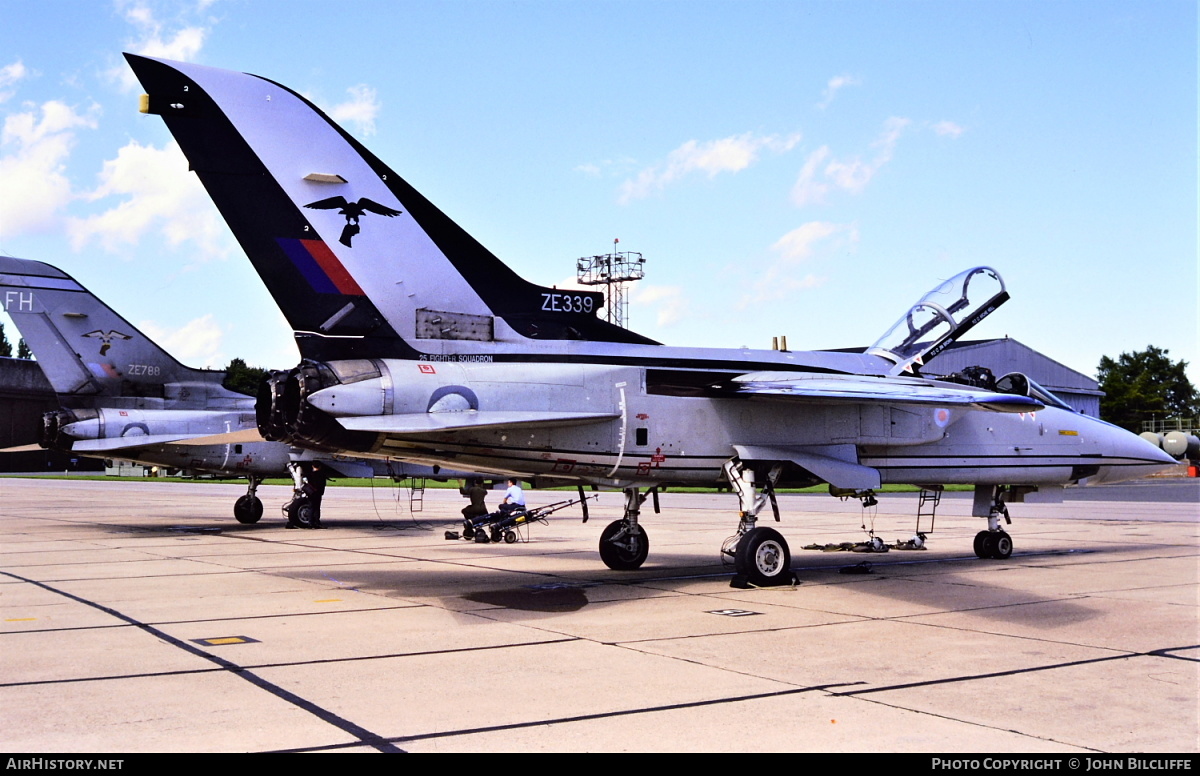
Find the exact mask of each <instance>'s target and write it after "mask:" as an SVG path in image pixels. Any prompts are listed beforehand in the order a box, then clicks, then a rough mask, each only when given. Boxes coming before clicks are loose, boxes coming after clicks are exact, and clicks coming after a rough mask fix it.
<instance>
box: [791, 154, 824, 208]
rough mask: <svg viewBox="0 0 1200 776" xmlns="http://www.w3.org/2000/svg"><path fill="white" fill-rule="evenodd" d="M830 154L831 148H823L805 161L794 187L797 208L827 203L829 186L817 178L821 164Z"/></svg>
mask: <svg viewBox="0 0 1200 776" xmlns="http://www.w3.org/2000/svg"><path fill="white" fill-rule="evenodd" d="M829 153H830V152H829V146H821V147H820V148H818V149H817V150H816V151H813V152H812V153H811V154H809V155H808V158H807V159H805V160H804V166H803V167H801V168H800V177H799V178H797V179H796V185H795V186H793V187H792V202H794V203H796V206H797V207H804V206H805V205H812V204H816V203H820V202H824V201H825V195H826V193H828V192H829V184H828V183H822V182H820V181H819V180H817V176H818V174H819V173H820V170H819V168H820V166H821V164H822V163H823V162H824V161H825V160H826V159H828V158H829Z"/></svg>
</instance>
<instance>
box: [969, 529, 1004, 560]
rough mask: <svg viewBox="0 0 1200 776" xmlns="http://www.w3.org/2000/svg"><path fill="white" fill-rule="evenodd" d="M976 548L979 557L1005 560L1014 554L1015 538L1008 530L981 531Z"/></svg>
mask: <svg viewBox="0 0 1200 776" xmlns="http://www.w3.org/2000/svg"><path fill="white" fill-rule="evenodd" d="M974 549H975V555H976V556H977V557H980V558H994V559H996V560H1005V559H1006V558H1008V557H1010V556H1011V555H1012V551H1013V540H1012V537H1011V536H1009V535H1008V532H1007V531H980V532H979V533H977V534H975V546H974Z"/></svg>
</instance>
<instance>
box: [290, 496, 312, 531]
mask: <svg viewBox="0 0 1200 776" xmlns="http://www.w3.org/2000/svg"><path fill="white" fill-rule="evenodd" d="M289 511H290V512H291V514H290V515H289V517H290V518H291V521H292V522H293V523H295V524H296V525H298V526H300V527H301V528H312V527H313V526H314V525H316V523H315V521H314V515H313V505H312V504H310V503H309V502H307V501H301V502H300V503H298V504H293V505H292V506H291V509H290V510H289Z"/></svg>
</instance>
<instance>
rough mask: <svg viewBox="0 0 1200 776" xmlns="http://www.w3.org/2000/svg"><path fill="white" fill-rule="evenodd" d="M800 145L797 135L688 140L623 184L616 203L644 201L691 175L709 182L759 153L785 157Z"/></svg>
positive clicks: (749, 134) (750, 134) (746, 164)
mask: <svg viewBox="0 0 1200 776" xmlns="http://www.w3.org/2000/svg"><path fill="white" fill-rule="evenodd" d="M799 142H800V134H799V133H794V134H791V135H786V136H780V135H755V134H754V133H753V132H746V133H745V134H742V135H734V136H731V137H726V138H722V139H720V140H709V141H707V142H704V143H700V142H698V141H696V140H689V141H687V142H686V143H684V144H683V145H681V146H679V147H678V148H676V149H675V150H674V151H672V152H671V153H670V154H668V155H667V158H666V161H664V162H660V163H658V164H656V165H653V166H651V167H647V168H646V169H644V170H642V171H641V172H639V173H638V174H637V177H635V178H632V179H630V180H627V181H625V182H624V183H622V184H621V194H620V196H619V197H618V201H619V202H620V203H621V204H622V205H624V204H627V203H629V202H630V201H631V200H634V199H641V198H643V197H647V196H649V195H650V194H652V193H654V192H656V191H662V190H663V189H664V188H666V186H667V185H668V184H670V183H672V182H674V181H676V180H678V179H680V178H682V177H683V176H685V175H687V174H689V173H692V172H701V173H705V174H706V175H708V177H709V178H713V177H715V176H717V175H718V174H719V173H723V172H739V171H741V170H744V169H746V168H747V167H749V166H750V165H751V164H754V162H755V161H757V160H758V154H759V152H760V151H761V150H762V149H764V148H765V149H767V150H770V151H774V152H775V153H784V152H786V151H790V150H791V149H792V148H794V147H795V145H796V144H797V143H799Z"/></svg>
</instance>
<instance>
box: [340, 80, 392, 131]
mask: <svg viewBox="0 0 1200 776" xmlns="http://www.w3.org/2000/svg"><path fill="white" fill-rule="evenodd" d="M346 91H347V92H349V94H350V99H349V100H346V101H345V102H341V103H338V104H337V105H334V106H333V107H332V108H330V110H329V117H330V118H331V119H333V120H334V121H353V122H354V123H355V124H356V125H357V126H358V131H359V132H361V133H362V134H364V135H374V134H375V117H376V116H378V115H379V109H380V105H379V99H378V97H377V95H376V92H375V90H374V89H372V88H371V87H369V86H367V85H366V84H359V85H358V86H351V87H350V88H349V89H347V90H346Z"/></svg>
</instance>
